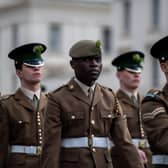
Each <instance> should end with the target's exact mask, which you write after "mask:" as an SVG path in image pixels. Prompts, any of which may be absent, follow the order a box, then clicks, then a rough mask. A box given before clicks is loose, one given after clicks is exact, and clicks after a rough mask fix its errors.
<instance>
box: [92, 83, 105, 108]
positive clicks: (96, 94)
mask: <svg viewBox="0 0 168 168" xmlns="http://www.w3.org/2000/svg"><path fill="white" fill-rule="evenodd" d="M102 96H103V95H102V93H101V88H100V86H99V85H98V84H96V86H95V90H94V95H93V106H94V105H96V104H97V103H98V102H99V100H100V99H101V97H102Z"/></svg>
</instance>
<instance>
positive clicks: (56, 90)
mask: <svg viewBox="0 0 168 168" xmlns="http://www.w3.org/2000/svg"><path fill="white" fill-rule="evenodd" d="M64 87H65V85H62V86H60V87H58V88H57V89H55V90H54V91H52V92H50V93H55V92H58V91H59V90H61V89H62V88H64ZM48 94H49V93H48Z"/></svg>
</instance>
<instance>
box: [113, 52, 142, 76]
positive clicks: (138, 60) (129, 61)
mask: <svg viewBox="0 0 168 168" xmlns="http://www.w3.org/2000/svg"><path fill="white" fill-rule="evenodd" d="M143 61H144V54H143V53H142V52H140V51H130V52H126V53H123V54H121V55H119V56H117V57H116V58H114V59H113V60H112V65H113V66H115V67H117V70H123V69H126V70H128V71H130V72H135V73H139V72H141V71H142V68H143V67H142V62H143Z"/></svg>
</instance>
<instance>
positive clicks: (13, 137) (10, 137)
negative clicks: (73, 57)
mask: <svg viewBox="0 0 168 168" xmlns="http://www.w3.org/2000/svg"><path fill="white" fill-rule="evenodd" d="M46 103H47V97H46V96H45V95H44V94H43V93H41V96H40V102H39V108H38V111H39V112H40V118H37V110H35V109H34V107H33V105H32V102H31V100H30V99H29V98H27V97H26V96H25V95H24V93H23V92H22V91H21V90H20V89H18V90H17V92H16V93H15V94H13V95H10V96H8V98H3V99H2V100H1V102H0V167H1V168H40V155H29V154H25V153H24V154H23V153H22V154H21V153H11V152H10V147H11V145H24V146H40V143H41V142H40V141H42V134H43V123H44V112H45V106H46Z"/></svg>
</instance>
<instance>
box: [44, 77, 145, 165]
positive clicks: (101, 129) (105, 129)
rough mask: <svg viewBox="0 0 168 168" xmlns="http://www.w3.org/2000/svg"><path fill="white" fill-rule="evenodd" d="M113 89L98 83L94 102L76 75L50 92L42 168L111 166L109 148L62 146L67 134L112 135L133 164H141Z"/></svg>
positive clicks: (71, 135)
mask: <svg viewBox="0 0 168 168" xmlns="http://www.w3.org/2000/svg"><path fill="white" fill-rule="evenodd" d="M116 106H117V105H116V102H115V99H114V96H113V93H112V90H111V89H108V88H105V87H102V86H100V85H99V84H97V85H96V87H95V92H94V98H93V103H92V105H90V102H89V99H88V97H87V96H86V95H85V93H84V92H83V90H82V89H81V88H80V87H79V85H78V84H77V83H76V82H75V81H74V80H73V79H72V80H71V81H70V82H69V83H68V84H67V85H65V86H62V87H61V88H59V89H57V90H56V91H54V92H53V93H51V94H49V101H48V106H47V113H46V120H45V131H44V132H45V133H44V137H45V138H44V146H43V155H42V162H43V164H42V168H79V167H80V168H86V167H87V168H107V167H108V168H111V167H112V166H111V156H110V154H109V153H108V150H107V149H106V148H93V147H92V146H90V147H89V148H82V147H80V148H62V147H61V141H62V139H64V138H77V137H89V136H92V137H109V136H111V137H112V140H113V142H114V143H115V145H117V146H118V147H119V149H121V153H123V154H124V156H125V157H126V159H127V160H128V162H129V166H130V168H135V167H136V168H141V167H143V166H142V165H141V162H140V160H139V155H138V154H137V150H136V149H135V147H134V146H133V145H132V144H131V143H130V141H131V138H130V135H129V132H128V129H127V125H126V120H125V118H124V117H123V115H122V114H121V113H120V112H117V111H116Z"/></svg>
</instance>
